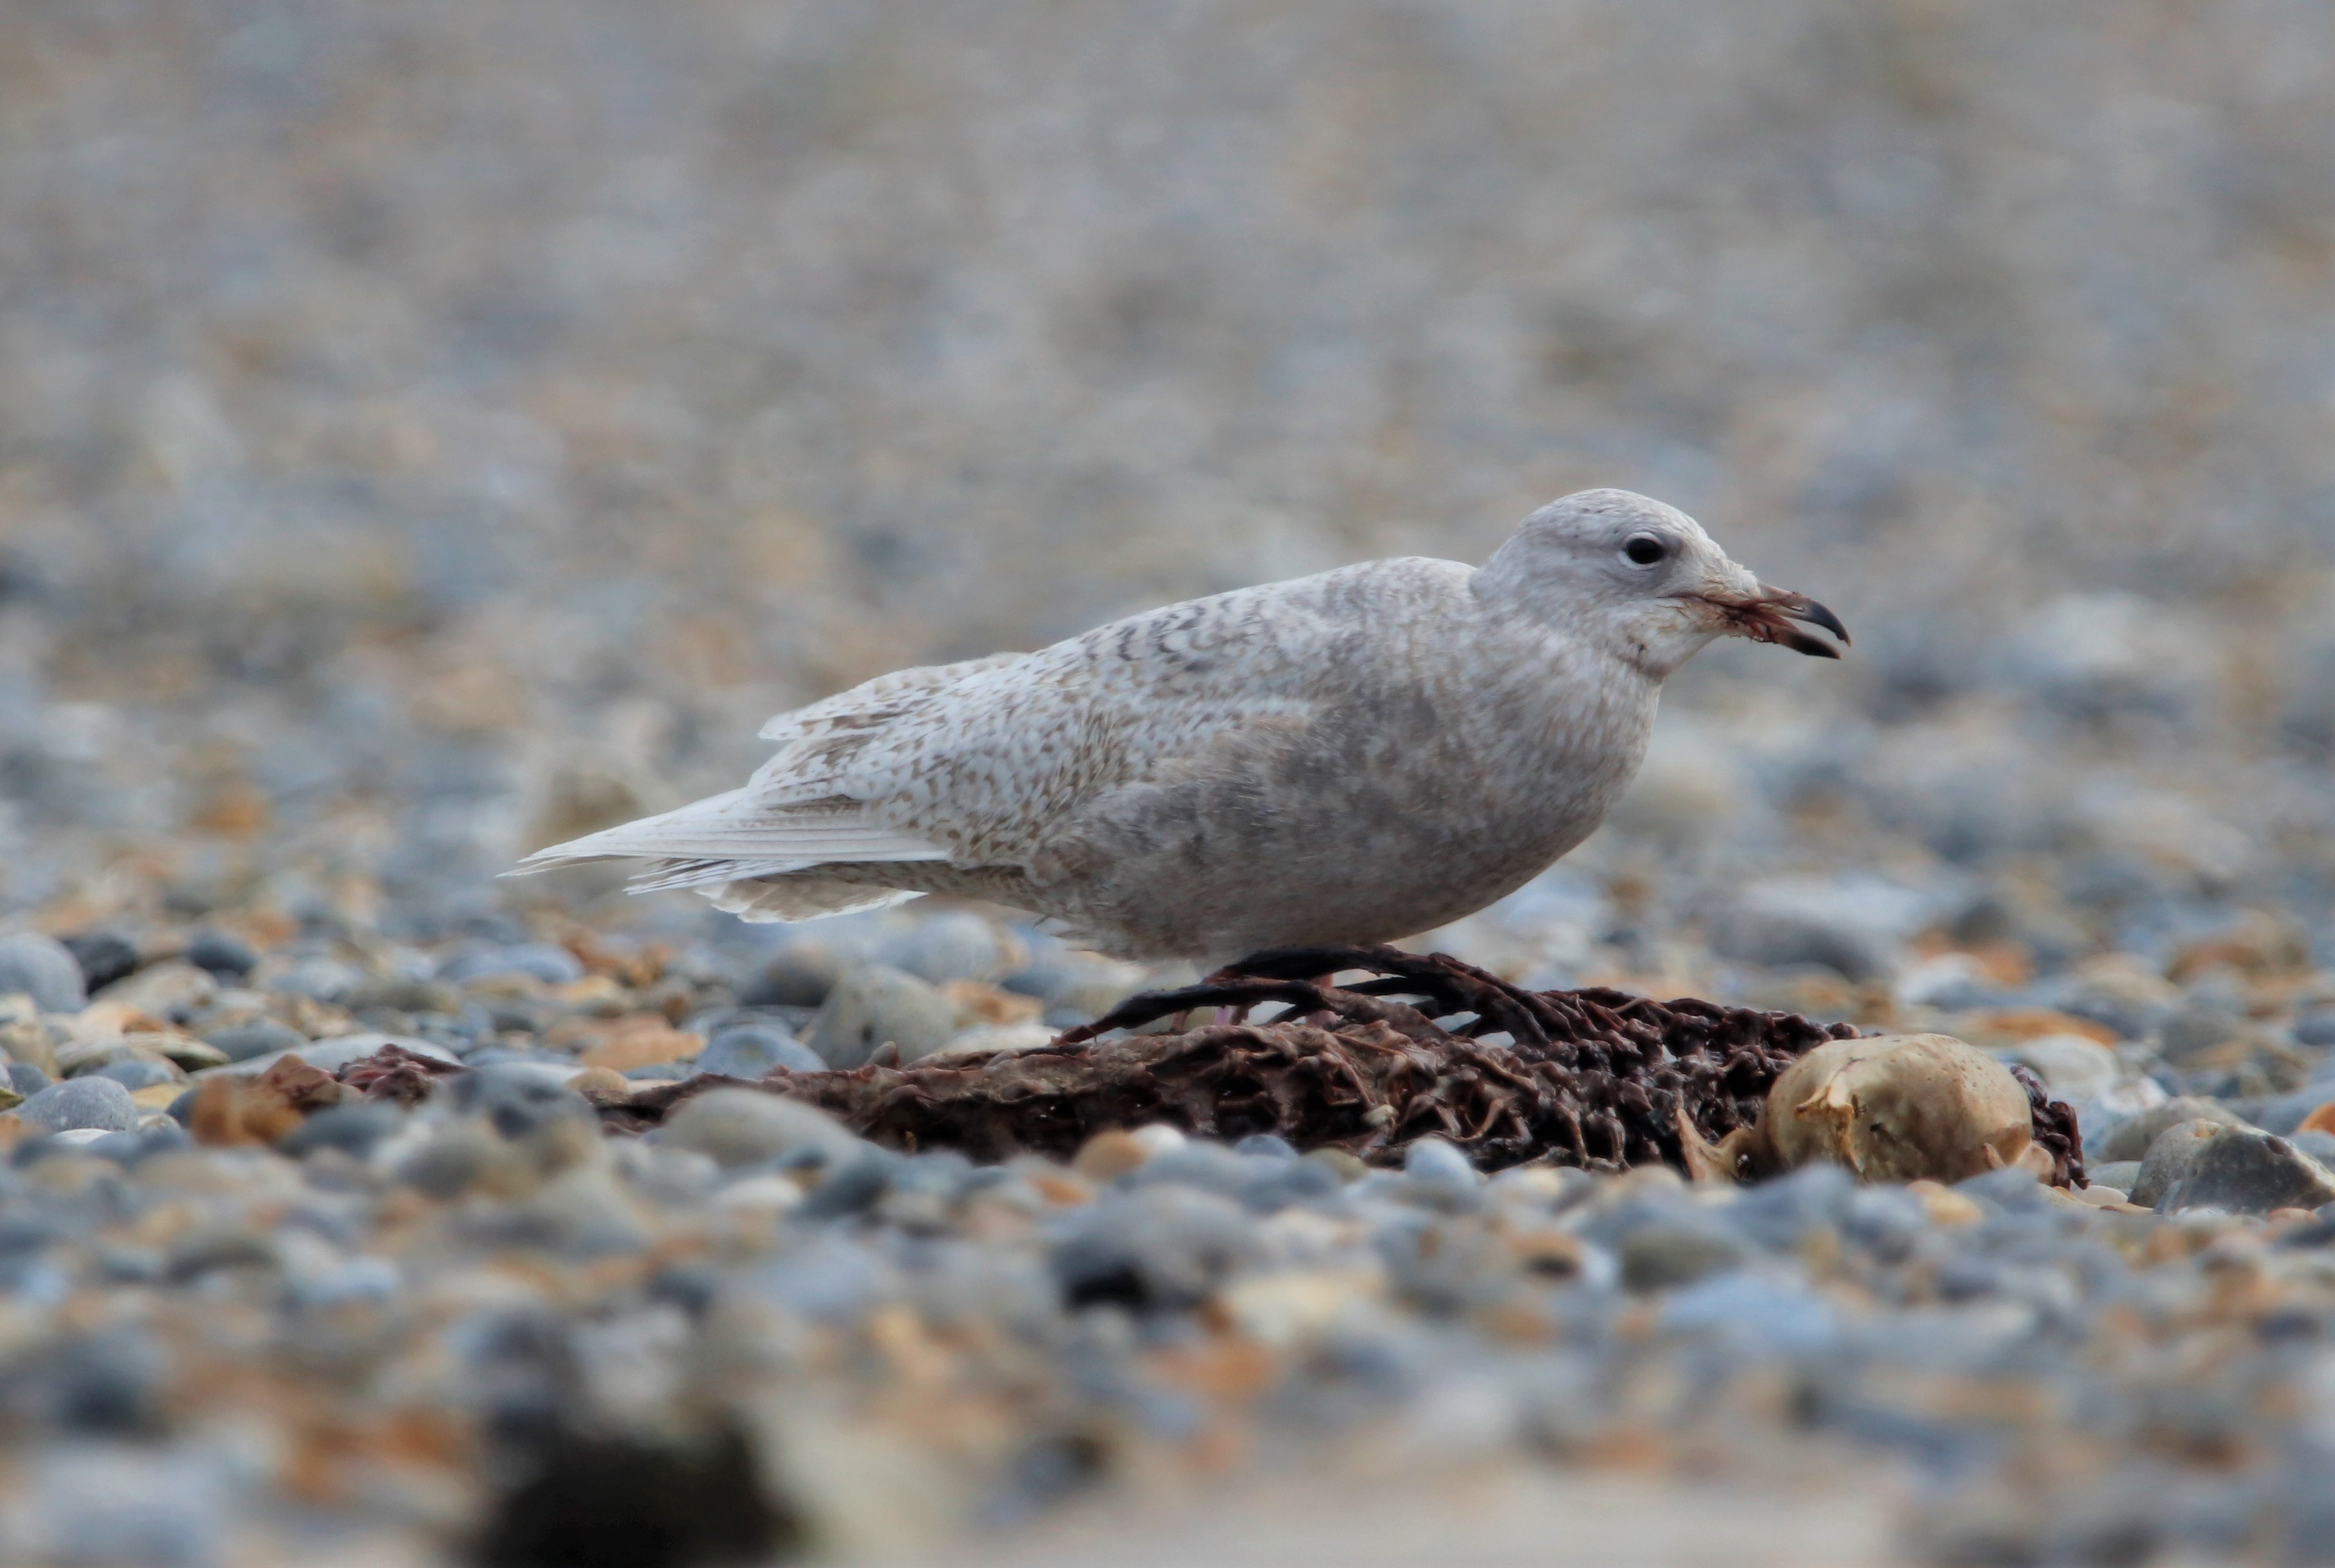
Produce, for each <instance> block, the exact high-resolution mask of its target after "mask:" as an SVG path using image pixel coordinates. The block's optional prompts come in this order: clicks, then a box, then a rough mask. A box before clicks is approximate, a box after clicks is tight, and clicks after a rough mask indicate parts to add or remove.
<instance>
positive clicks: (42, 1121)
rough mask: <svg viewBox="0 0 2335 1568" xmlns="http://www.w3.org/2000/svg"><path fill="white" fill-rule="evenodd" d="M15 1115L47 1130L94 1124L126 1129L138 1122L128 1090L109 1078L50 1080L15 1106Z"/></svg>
mask: <svg viewBox="0 0 2335 1568" xmlns="http://www.w3.org/2000/svg"><path fill="white" fill-rule="evenodd" d="M16 1115H17V1117H18V1118H21V1119H22V1120H24V1122H26V1123H28V1124H30V1125H31V1126H34V1127H37V1128H43V1129H44V1130H46V1131H49V1132H71V1131H74V1130H76V1129H78V1128H97V1129H99V1130H100V1131H103V1132H128V1131H129V1130H130V1129H131V1128H134V1127H136V1126H137V1125H138V1106H137V1104H136V1102H135V1101H133V1100H131V1098H130V1091H129V1090H128V1089H124V1088H122V1087H121V1085H120V1084H118V1083H116V1082H115V1081H114V1080H113V1079H110V1078H72V1079H66V1080H65V1081H64V1082H63V1083H55V1084H51V1085H50V1086H49V1087H48V1088H46V1089H43V1090H41V1092H40V1093H38V1094H36V1095H34V1096H33V1097H31V1098H30V1099H27V1100H25V1101H24V1104H22V1105H20V1106H18V1107H17V1108H16Z"/></svg>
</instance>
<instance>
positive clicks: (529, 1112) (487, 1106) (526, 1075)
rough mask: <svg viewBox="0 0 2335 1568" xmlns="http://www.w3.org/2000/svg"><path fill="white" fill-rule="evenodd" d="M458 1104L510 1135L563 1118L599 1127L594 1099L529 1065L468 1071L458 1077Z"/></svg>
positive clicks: (511, 1136)
mask: <svg viewBox="0 0 2335 1568" xmlns="http://www.w3.org/2000/svg"><path fill="white" fill-rule="evenodd" d="M454 1103H455V1105H456V1106H457V1107H459V1108H461V1109H463V1110H465V1111H468V1112H470V1114H471V1115H473V1116H483V1117H485V1118H487V1119H488V1120H489V1122H491V1123H492V1124H493V1125H494V1129H495V1130H496V1131H497V1132H499V1133H500V1134H502V1135H503V1137H509V1138H520V1137H527V1136H528V1134H530V1133H535V1132H539V1131H541V1130H542V1129H543V1128H547V1127H549V1126H550V1125H551V1124H552V1123H553V1122H555V1121H559V1120H562V1119H567V1120H575V1121H581V1122H583V1123H585V1124H586V1125H587V1126H592V1127H596V1126H598V1119H597V1118H596V1115H595V1114H594V1112H593V1109H592V1102H591V1101H589V1100H587V1099H585V1098H584V1097H583V1096H582V1095H580V1094H577V1093H576V1091H575V1090H574V1089H569V1088H568V1087H567V1085H565V1084H561V1083H555V1082H553V1081H552V1080H551V1079H548V1078H546V1077H545V1076H543V1075H542V1074H541V1073H538V1072H534V1071H531V1070H528V1069H526V1068H515V1067H482V1068H480V1069H478V1070H476V1071H473V1072H467V1073H464V1074H462V1075H461V1076H460V1077H459V1078H457V1079H455V1080H454Z"/></svg>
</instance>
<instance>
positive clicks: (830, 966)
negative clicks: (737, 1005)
mask: <svg viewBox="0 0 2335 1568" xmlns="http://www.w3.org/2000/svg"><path fill="white" fill-rule="evenodd" d="M846 967H847V960H846V958H845V955H844V954H842V953H838V952H837V951H836V950H835V949H834V948H833V947H830V946H829V945H828V944H826V943H823V942H818V941H811V940H799V941H795V942H790V943H789V944H787V945H785V946H784V947H781V948H780V949H779V950H778V952H776V953H772V954H771V955H770V961H769V962H768V963H764V964H763V965H762V972H761V974H760V975H758V976H756V977H755V978H754V980H752V981H751V982H749V983H748V984H747V986H746V988H745V990H744V991H742V992H740V993H739V997H738V1000H739V1001H740V1002H744V1003H745V1004H746V1005H748V1006H750V1007H817V1006H819V1004H820V1003H821V1002H825V1001H826V1000H827V993H828V992H830V991H832V990H834V989H835V982H837V981H838V980H840V979H841V978H842V977H843V972H844V969H845V968H846Z"/></svg>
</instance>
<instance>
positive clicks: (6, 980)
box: [0, 931, 89, 1012]
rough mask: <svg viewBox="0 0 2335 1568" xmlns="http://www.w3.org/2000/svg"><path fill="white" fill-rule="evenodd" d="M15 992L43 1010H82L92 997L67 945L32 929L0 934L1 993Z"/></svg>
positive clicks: (5, 994)
mask: <svg viewBox="0 0 2335 1568" xmlns="http://www.w3.org/2000/svg"><path fill="white" fill-rule="evenodd" d="M15 992H22V993H23V994H24V995H26V996H29V997H31V998H32V999H33V1005H34V1007H36V1008H38V1009H39V1010H40V1011H43V1012H79V1011H81V1009H82V1004H83V1003H84V1002H86V1001H87V1000H88V996H89V992H88V991H87V990H86V989H85V988H84V987H83V986H82V974H81V965H80V964H79V963H76V962H75V961H74V959H73V954H72V953H69V952H67V951H66V949H65V945H64V944H63V943H61V942H59V941H58V940H57V939H56V938H54V937H53V936H43V935H41V934H38V933H36V932H30V931H24V932H18V933H17V934H15V935H13V936H0V996H7V995H10V994H12V993H15Z"/></svg>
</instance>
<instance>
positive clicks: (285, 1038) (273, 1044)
mask: <svg viewBox="0 0 2335 1568" xmlns="http://www.w3.org/2000/svg"><path fill="white" fill-rule="evenodd" d="M203 1038H204V1039H205V1040H208V1041H209V1042H210V1043H211V1044H213V1045H215V1046H217V1047H218V1048H219V1050H222V1051H225V1052H226V1053H227V1059H228V1060H229V1061H249V1060H251V1059H252V1058H254V1057H257V1056H266V1055H269V1054H271V1053H273V1052H276V1051H285V1050H299V1049H301V1048H302V1047H303V1046H305V1045H306V1044H307V1043H308V1037H307V1036H306V1035H305V1034H302V1033H301V1032H300V1031H298V1030H296V1029H294V1028H293V1027H291V1025H289V1024H284V1023H278V1022H276V1021H275V1020H274V1019H272V1018H260V1019H254V1020H253V1021H251V1022H249V1023H237V1024H230V1025H228V1027H227V1028H225V1029H221V1030H214V1031H212V1032H210V1033H209V1034H207V1035H205V1036H203Z"/></svg>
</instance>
